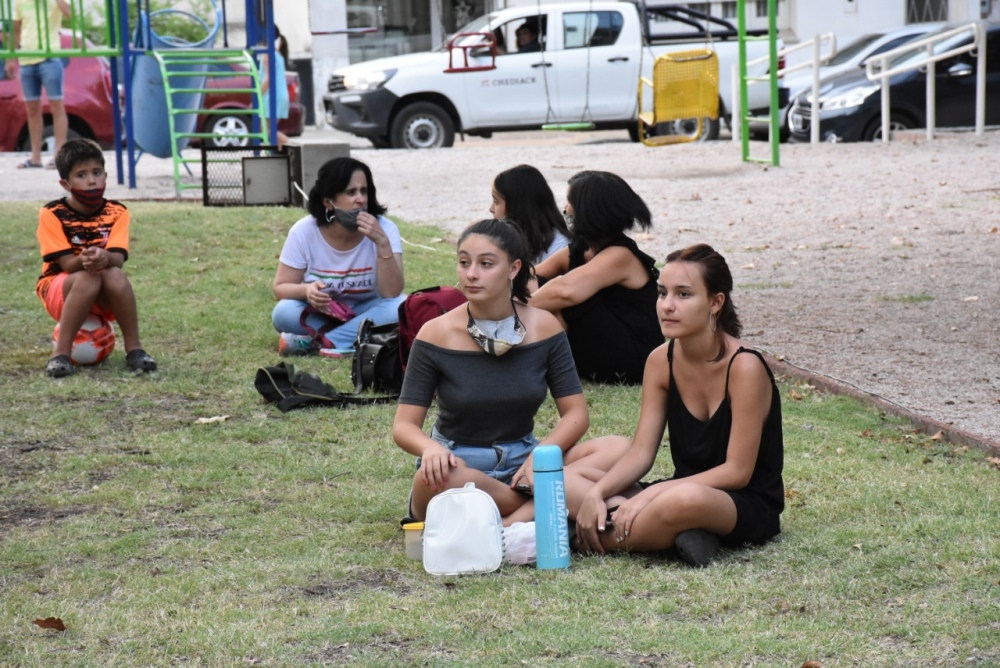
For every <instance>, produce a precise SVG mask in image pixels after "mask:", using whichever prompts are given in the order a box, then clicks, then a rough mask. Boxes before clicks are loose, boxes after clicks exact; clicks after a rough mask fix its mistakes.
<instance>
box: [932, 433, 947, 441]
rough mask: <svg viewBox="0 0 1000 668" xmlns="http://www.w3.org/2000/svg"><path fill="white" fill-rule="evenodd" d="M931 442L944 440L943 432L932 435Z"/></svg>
mask: <svg viewBox="0 0 1000 668" xmlns="http://www.w3.org/2000/svg"><path fill="white" fill-rule="evenodd" d="M931 440H932V441H943V440H944V432H943V431H939V432H938V433H936V434H934V435H933V436H931Z"/></svg>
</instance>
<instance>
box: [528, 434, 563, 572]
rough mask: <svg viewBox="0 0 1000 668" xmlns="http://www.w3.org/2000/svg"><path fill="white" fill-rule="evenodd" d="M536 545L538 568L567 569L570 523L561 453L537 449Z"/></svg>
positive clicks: (542, 447)
mask: <svg viewBox="0 0 1000 668" xmlns="http://www.w3.org/2000/svg"><path fill="white" fill-rule="evenodd" d="M533 459H534V472H535V544H536V547H537V550H538V568H544V569H553V568H562V569H565V568H569V520H568V519H567V517H566V483H565V479H564V478H563V459H562V449H561V448H560V447H559V446H558V445H539V446H538V447H537V448H535V450H534V454H533Z"/></svg>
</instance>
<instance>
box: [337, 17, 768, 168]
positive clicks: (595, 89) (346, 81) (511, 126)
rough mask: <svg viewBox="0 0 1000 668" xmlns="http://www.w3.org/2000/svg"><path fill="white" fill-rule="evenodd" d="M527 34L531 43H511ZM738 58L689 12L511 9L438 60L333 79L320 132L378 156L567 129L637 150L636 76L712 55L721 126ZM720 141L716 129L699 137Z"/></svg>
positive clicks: (380, 63) (717, 32)
mask: <svg viewBox="0 0 1000 668" xmlns="http://www.w3.org/2000/svg"><path fill="white" fill-rule="evenodd" d="M525 26H530V29H529V30H528V32H530V31H531V30H534V31H535V33H536V34H537V41H535V42H533V43H531V42H529V41H528V38H526V37H523V36H519V35H518V28H523V27H525ZM521 32H524V30H522V31H521ZM519 41H520V49H519V48H518V47H519ZM738 46H739V42H738V37H737V30H736V28H735V27H734V26H733V25H732V23H730V22H728V21H725V20H723V19H719V18H716V17H709V16H707V15H706V14H704V13H702V12H699V11H697V10H693V9H690V8H688V7H687V6H686V5H685V6H682V5H675V4H669V3H668V4H655V5H646V4H644V3H642V0H637V1H636V2H633V1H629V0H623V1H619V2H615V1H609V0H593V1H589V0H587V1H584V2H580V1H576V2H560V3H558V4H555V3H553V4H536V5H529V6H521V7H512V8H509V9H502V10H498V11H495V12H491V13H490V14H487V15H485V16H482V17H480V18H478V19H476V20H474V21H472V22H471V23H470V24H469V25H467V26H465V27H464V28H462V29H461V30H460V31H459V32H458V33H456V34H455V35H453V36H452V37H450V39H449V40H448V42H447V43H446V44H445V45H444V46H443V47H442V48H441V49H439V50H437V51H428V52H424V53H412V54H407V55H404V56H396V57H392V58H380V59H378V60H371V61H367V62H363V63H358V64H355V65H350V66H348V67H344V68H341V69H339V70H337V71H335V72H334V73H333V76H332V77H331V78H330V82H329V85H328V89H329V91H328V92H327V93H326V94H325V95H324V96H323V101H324V105H325V107H326V116H327V121H328V123H330V124H331V125H333V126H334V127H335V128H337V129H338V130H343V131H346V132H350V133H352V134H355V135H358V136H361V137H366V138H368V139H370V140H371V142H372V143H373V144H374V145H375V146H376V147H379V148H389V147H391V148H437V147H448V146H451V145H452V144H453V143H454V141H455V133H456V132H460V133H465V134H468V135H475V136H481V137H489V136H491V135H492V133H494V132H500V131H505V130H527V129H537V128H540V127H542V126H545V125H555V126H558V125H566V124H581V125H583V126H587V127H594V128H597V129H614V128H623V129H628V131H629V135H630V136H631V137H632V139H633V141H637V140H638V125H637V117H638V97H637V91H638V85H639V76H640V73H641V74H642V76H645V77H647V78H648V77H650V74H651V71H652V65H653V61H654V60H655V59H656V56H658V55H660V54H661V53H668V52H672V51H682V50H686V49H692V48H705V47H707V48H711V49H713V50H714V51H715V52H716V53H717V55H718V59H719V99H720V114H721V115H722V116H724V117H728V115H729V114H730V113H731V109H732V106H731V104H732V99H731V97H732V95H731V89H732V85H731V82H732V69H733V68H732V65H733V63H736V62H738V61H737V59H738ZM746 46H747V59H748V60H752V59H754V58H757V57H759V56H763V55H765V54H766V53H767V48H768V46H767V42H766V41H748V42H747V45H746ZM766 70H767V67H766V65H764V66H762V67H761V68H760V69H759V70H757V71H751V72H750V75H751V76H763V75H764V74H766ZM647 90H648V89H647ZM748 94H749V95H750V104H749V108H750V109H751V110H753V111H755V110H758V109H763V110H766V109H767V108H768V106H769V98H768V90H767V86H763V85H759V86H750V87H749V93H748ZM696 126H697V123H696V122H694V121H692V122H688V123H685V122H676V123H674V124H670V127H669V128H662V127H661V126H658V129H660V130H661V131H666V132H692V131H693V130H692V128H696ZM718 134H719V121H718V120H716V121H713V122H711V123H709V124H708V126H707V131H705V132H704V133H703V134H702V137H704V138H707V139H713V138H715V137H717V136H718Z"/></svg>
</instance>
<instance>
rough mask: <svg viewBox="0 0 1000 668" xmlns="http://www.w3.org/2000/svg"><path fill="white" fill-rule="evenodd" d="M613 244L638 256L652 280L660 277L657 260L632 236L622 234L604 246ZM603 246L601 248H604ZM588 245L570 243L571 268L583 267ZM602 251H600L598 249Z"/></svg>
mask: <svg viewBox="0 0 1000 668" xmlns="http://www.w3.org/2000/svg"><path fill="white" fill-rule="evenodd" d="M612 246H621V247H622V248H627V249H628V250H629V252H630V253H632V255H634V256H635V257H636V259H637V260H639V262H641V263H642V266H643V268H644V269H645V270H646V273H647V274H648V275H649V278H650V280H653V281H655V280H656V279H658V278H659V277H660V270H659V269H657V268H656V260H654V259H653V258H652V257H650V256H649V255H647V254H645V253H643V252H642V251H641V250H639V245H638V244H637V243H636V242H635V239H633V238H632V237H629V236H626V235H624V234H623V235H621V236H620V237H618V238H617V239H614V240H612V241H609V242H608V243H607V244H605V245H604V248H611V247H612ZM604 248H602V249H601V250H604ZM586 250H587V246H586V245H585V244H582V243H572V244H570V250H569V267H570V269H575V268H577V267H582V266H583V265H584V264H585V263H584V261H583V255H584V252H586ZM598 252H600V251H598Z"/></svg>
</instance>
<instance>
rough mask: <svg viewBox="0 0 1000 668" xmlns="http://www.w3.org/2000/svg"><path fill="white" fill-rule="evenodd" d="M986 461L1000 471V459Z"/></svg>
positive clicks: (988, 458) (993, 458)
mask: <svg viewBox="0 0 1000 668" xmlns="http://www.w3.org/2000/svg"><path fill="white" fill-rule="evenodd" d="M986 461H988V462H989V463H990V464H992V465H993V466H994V467H995V468H996V469H997V470H1000V457H987V459H986Z"/></svg>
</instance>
